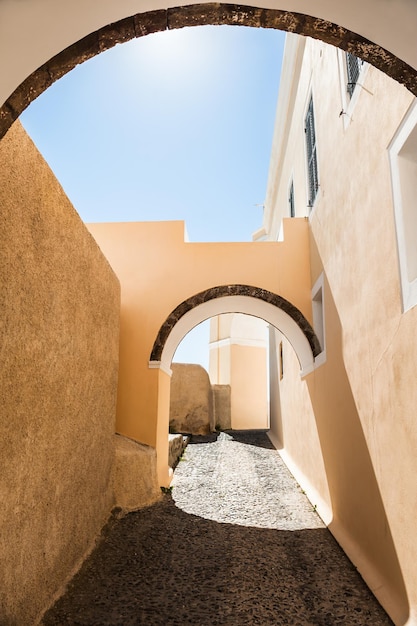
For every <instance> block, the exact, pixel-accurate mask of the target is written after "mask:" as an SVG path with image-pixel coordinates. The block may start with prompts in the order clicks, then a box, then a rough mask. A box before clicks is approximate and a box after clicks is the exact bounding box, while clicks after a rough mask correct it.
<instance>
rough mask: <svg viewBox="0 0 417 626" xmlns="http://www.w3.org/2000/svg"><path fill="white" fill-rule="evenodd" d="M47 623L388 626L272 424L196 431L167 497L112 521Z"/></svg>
mask: <svg viewBox="0 0 417 626" xmlns="http://www.w3.org/2000/svg"><path fill="white" fill-rule="evenodd" d="M43 624H45V626H63V625H65V624H71V625H80V626H93V625H94V626H106V625H120V626H136V625H143V626H185V625H186V624H192V625H193V626H216V625H219V626H220V625H221V626H251V625H255V624H256V625H259V626H280V625H283V624H289V625H293V626H335V625H337V624H343V625H344V626H355V625H358V626H365V625H369V626H388V625H390V624H392V622H391V621H390V619H389V618H388V617H387V615H386V614H385V612H384V611H383V610H382V608H381V607H380V606H379V604H378V603H377V602H376V600H375V599H374V597H373V596H372V594H371V593H370V591H369V590H368V588H367V587H366V585H365V584H364V582H363V581H362V579H361V578H360V576H359V575H358V574H357V572H356V570H355V568H354V567H353V566H352V564H351V563H350V562H349V561H348V559H347V558H346V557H345V555H344V554H343V552H342V551H341V550H340V548H339V547H338V545H337V544H336V542H335V541H334V539H333V538H332V536H331V535H330V533H329V532H328V531H327V530H326V529H325V528H324V526H323V523H322V522H321V520H320V518H319V517H318V516H317V515H316V514H315V512H314V511H313V507H312V505H311V504H310V503H309V502H308V500H307V499H306V498H305V496H304V495H303V493H302V491H301V490H300V488H299V487H298V486H297V484H296V483H295V482H294V480H293V478H292V477H291V475H290V474H289V473H288V470H287V469H286V467H285V466H284V464H283V463H282V461H281V459H280V456H279V454H278V453H277V452H276V451H275V450H274V449H273V447H272V445H271V444H270V442H269V440H268V438H267V436H266V435H265V434H264V433H253V432H247V433H244V432H229V433H221V434H220V435H219V436H218V437H217V435H213V436H209V437H206V438H202V437H194V438H193V439H192V442H191V443H190V444H189V445H188V447H187V449H186V451H185V455H184V459H183V460H182V461H181V462H180V463H179V465H178V467H177V469H176V471H175V477H174V487H173V491H172V497H171V495H165V496H164V497H163V498H162V499H161V501H160V502H158V503H157V504H155V505H154V506H151V507H149V508H147V509H143V510H141V511H138V512H135V513H130V514H128V515H126V516H125V517H123V518H122V519H119V520H117V519H114V520H113V522H112V523H111V524H109V527H108V529H107V530H106V532H105V534H104V538H103V539H102V541H101V542H100V544H99V545H98V547H97V548H96V550H95V551H94V552H93V554H92V555H91V557H90V558H89V559H88V560H87V561H86V562H85V564H84V566H83V567H82V569H81V571H80V572H79V573H78V575H77V576H76V577H75V578H74V579H73V581H72V582H71V583H70V585H69V587H68V589H67V592H66V594H65V595H64V596H63V597H62V598H61V599H60V600H59V601H58V602H57V603H56V605H55V606H54V607H53V608H52V609H51V610H50V611H49V612H48V613H47V614H46V616H45V617H44V621H43Z"/></svg>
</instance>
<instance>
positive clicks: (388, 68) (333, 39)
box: [0, 2, 417, 138]
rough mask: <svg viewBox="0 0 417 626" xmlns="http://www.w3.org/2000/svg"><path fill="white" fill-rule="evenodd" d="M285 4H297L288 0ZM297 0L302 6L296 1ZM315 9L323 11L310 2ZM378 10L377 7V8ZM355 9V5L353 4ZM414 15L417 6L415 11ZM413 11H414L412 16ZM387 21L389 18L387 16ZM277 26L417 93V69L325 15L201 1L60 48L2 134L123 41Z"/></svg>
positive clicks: (27, 86) (18, 101)
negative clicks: (175, 32)
mask: <svg viewBox="0 0 417 626" xmlns="http://www.w3.org/2000/svg"><path fill="white" fill-rule="evenodd" d="M283 4H284V5H285V4H292V3H289V2H283ZM294 4H296V3H295V2H294ZM309 8H310V10H312V11H314V9H315V10H316V11H317V10H319V3H318V2H317V6H310V7H309ZM120 10H122V9H120ZM375 10H376V7H375ZM352 11H354V8H352ZM409 11H410V13H412V9H411V8H410V9H409ZM412 18H413V15H410V19H412ZM381 19H384V18H383V17H381ZM208 24H209V25H241V26H252V27H258V28H259V27H260V28H275V29H279V30H284V31H287V32H291V33H297V34H300V35H305V36H310V37H314V38H316V39H321V40H322V41H324V42H326V43H329V44H332V45H334V46H337V47H339V48H341V49H342V50H346V51H348V52H351V53H353V54H355V55H357V56H360V57H361V58H362V59H364V60H365V61H367V62H369V63H371V64H372V65H374V66H375V67H377V68H378V69H380V70H382V71H383V72H385V73H386V74H387V75H388V76H390V77H392V78H394V79H395V80H397V81H398V82H400V83H401V84H403V85H404V86H405V87H406V88H407V89H409V90H410V91H411V92H412V93H413V94H414V95H417V69H416V67H413V66H411V65H409V64H408V63H407V62H406V61H404V60H402V59H401V58H399V57H398V56H396V55H395V54H394V53H393V52H390V51H389V50H387V49H386V48H384V47H383V46H382V45H379V44H378V43H377V42H373V41H370V40H369V39H367V38H366V37H364V36H363V35H360V34H358V33H356V32H353V31H351V30H349V29H348V28H345V27H343V26H341V25H338V24H335V23H333V22H331V21H328V20H326V19H323V18H320V17H314V16H310V15H305V14H303V13H298V12H294V11H291V10H288V9H287V10H285V9H284V10H280V9H272V8H259V7H252V6H244V5H237V4H223V3H205V2H201V3H196V4H190V5H187V6H182V7H173V8H167V9H166V8H161V9H157V10H153V11H145V12H142V13H137V14H136V15H133V16H131V17H125V18H123V19H121V20H119V21H116V22H113V23H111V24H108V25H105V26H102V27H100V28H99V29H98V30H95V31H94V32H91V34H88V35H86V36H84V37H83V38H82V39H80V40H78V41H76V42H75V43H73V44H71V45H69V46H68V47H66V48H65V49H63V50H62V51H60V52H58V53H57V54H55V55H54V56H52V58H50V59H49V60H48V61H46V62H45V63H44V64H42V65H41V66H40V67H38V68H37V69H36V70H34V71H33V72H32V73H31V74H30V75H29V76H27V77H26V78H25V79H24V80H23V82H21V83H20V84H19V85H18V87H17V88H15V90H14V91H13V93H12V94H11V95H9V97H7V99H6V101H5V102H4V104H3V105H2V107H1V109H0V138H1V137H2V136H4V134H5V133H6V132H7V130H8V129H9V128H10V126H11V125H12V124H13V122H14V121H15V120H16V119H17V118H18V117H19V115H20V114H21V113H22V112H23V111H24V110H25V109H26V107H27V106H28V105H29V104H30V103H31V102H32V101H33V100H35V99H36V98H37V97H38V96H39V95H40V94H41V93H42V92H43V91H45V90H46V89H47V88H48V87H50V86H51V85H52V84H53V83H54V82H55V81H56V80H58V79H59V78H61V77H62V76H64V75H65V74H66V73H67V72H69V71H70V70H72V69H73V68H74V67H76V66H77V65H79V64H80V63H83V62H84V61H87V60H88V59H90V58H92V57H94V56H96V55H98V54H100V53H101V52H104V51H105V50H108V49H110V48H112V47H113V46H115V45H116V44H119V43H125V42H127V41H129V40H131V39H135V38H138V37H142V36H144V35H148V34H151V33H156V32H162V31H166V30H172V29H178V28H183V27H186V26H201V25H208ZM404 27H405V25H404Z"/></svg>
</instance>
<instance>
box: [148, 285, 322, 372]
mask: <svg viewBox="0 0 417 626" xmlns="http://www.w3.org/2000/svg"><path fill="white" fill-rule="evenodd" d="M223 313H245V314H247V315H253V316H254V317H259V318H261V319H263V320H265V321H266V322H268V323H270V324H271V325H272V326H275V327H276V328H278V330H280V331H281V332H282V333H283V334H284V335H286V336H287V338H288V339H289V341H290V343H291V344H292V345H293V347H294V349H295V352H296V354H297V357H298V360H299V362H300V366H301V368H302V371H307V370H310V369H311V367H312V365H313V360H312V359H313V358H315V357H317V356H318V355H319V354H320V352H321V347H320V343H319V340H318V339H317V336H316V334H315V332H314V330H313V328H312V327H311V325H310V323H309V322H308V320H307V319H306V318H305V317H304V315H303V314H302V313H301V311H300V310H299V309H297V307H296V306H294V305H293V304H291V302H289V301H288V300H286V299H285V298H283V297H282V296H280V295H278V294H276V293H272V292H271V291H268V290H266V289H260V288H259V287H253V286H251V285H218V286H215V287H211V288H209V289H205V290H204V291H201V292H200V293H197V294H195V295H194V296H191V297H190V298H188V299H187V300H185V301H183V302H181V304H179V305H178V306H177V307H176V308H175V309H174V310H173V311H172V312H171V314H170V315H169V316H168V317H167V319H166V320H165V322H164V323H163V324H162V326H161V328H160V329H159V332H158V336H157V338H156V340H155V343H154V345H153V348H152V352H151V355H150V359H149V364H150V367H162V368H164V369H165V370H166V371H169V366H170V364H171V361H172V358H173V355H174V353H175V350H176V349H177V347H178V345H179V344H180V342H181V341H182V339H183V338H184V337H185V335H186V334H187V333H189V332H190V330H192V329H193V328H194V327H195V326H197V324H199V323H200V322H202V321H204V320H206V319H210V317H213V316H216V315H220V314H223Z"/></svg>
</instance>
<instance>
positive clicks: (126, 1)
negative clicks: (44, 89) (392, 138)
mask: <svg viewBox="0 0 417 626" xmlns="http://www.w3.org/2000/svg"><path fill="white" fill-rule="evenodd" d="M177 4H178V3H177V2H175V1H169V2H167V1H162V0H159V1H158V2H152V1H151V0H117V2H116V0H107V1H106V2H102V3H100V4H99V5H98V4H97V2H94V0H71V2H70V1H68V0H67V1H66V2H60V3H59V4H57V3H56V2H53V1H52V0H32V1H31V2H30V3H19V2H14V1H13V0H4V1H3V2H2V3H1V4H0V59H2V61H1V62H0V74H1V76H2V83H1V86H0V103H3V102H4V101H5V100H6V99H7V98H8V97H9V96H10V94H11V93H12V92H13V91H14V89H16V87H17V86H18V85H19V84H20V83H22V81H24V80H25V79H26V78H27V77H28V76H29V75H30V74H31V73H32V72H33V71H34V70H36V69H37V68H38V67H40V66H41V65H42V64H44V63H45V62H46V61H48V60H49V59H50V58H51V57H53V56H55V55H56V54H58V53H59V52H61V51H62V50H64V49H65V48H67V47H68V46H70V45H71V44H73V43H74V42H76V41H78V40H80V39H81V38H83V37H85V36H87V35H89V34H90V33H92V32H94V31H97V30H98V29H100V28H101V27H103V26H105V25H108V24H112V23H113V22H116V21H118V20H122V19H123V18H126V17H128V16H132V15H134V14H136V13H142V12H145V11H156V10H158V9H166V8H168V7H173V6H174V7H175V6H176V5H177ZM189 4H195V5H207V6H210V3H207V2H196V1H194V2H193V3H190V2H182V3H181V5H183V6H186V5H189ZM211 6H213V3H211ZM257 6H261V7H264V8H270V9H282V10H287V11H294V12H298V13H306V14H308V15H312V16H315V17H318V18H321V19H323V20H327V21H329V22H332V23H334V24H338V25H340V26H343V27H345V28H347V29H348V30H350V31H352V32H353V33H358V34H359V35H361V36H362V37H364V38H365V39H368V40H370V41H371V42H375V43H377V44H379V45H380V46H382V48H385V49H386V50H389V51H391V52H392V53H393V54H394V55H396V56H398V57H399V58H400V59H403V60H404V61H405V62H406V63H408V64H409V65H411V66H413V67H414V68H417V51H416V46H415V29H416V26H417V7H416V4H415V3H414V2H412V1H410V0H397V1H396V2H383V3H381V2H380V1H379V0H367V1H366V2H363V1H362V2H361V1H360V0H351V2H349V3H346V2H342V1H339V0H338V1H337V2H335V0H314V1H310V2H308V3H306V1H305V0H280V2H279V3H277V2H276V1H275V0H263V2H258V3H257ZM180 21H181V20H180ZM184 25H185V24H184ZM132 28H133V26H132ZM319 28H320V26H319ZM322 28H323V33H325V28H324V26H322ZM140 34H142V33H141V32H140V30H139V32H138V35H140ZM333 35H334V33H333ZM131 36H135V35H134V34H133V35H131ZM110 38H111V37H110ZM102 46H103V49H105V48H106V41H103V42H102ZM55 71H57V68H55ZM58 74H59V70H58ZM49 79H50V77H47V76H45V81H48V80H49Z"/></svg>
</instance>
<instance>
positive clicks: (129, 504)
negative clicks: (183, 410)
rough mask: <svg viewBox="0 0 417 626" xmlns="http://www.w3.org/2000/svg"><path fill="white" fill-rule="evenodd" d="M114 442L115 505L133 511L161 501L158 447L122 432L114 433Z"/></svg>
mask: <svg viewBox="0 0 417 626" xmlns="http://www.w3.org/2000/svg"><path fill="white" fill-rule="evenodd" d="M115 443H116V445H115V448H116V459H115V464H114V472H113V485H114V494H115V503H116V506H119V507H121V508H122V509H123V510H124V511H134V510H135V509H139V508H141V507H144V506H149V505H150V504H153V503H154V502H156V501H157V500H159V498H160V496H161V490H160V488H159V485H158V473H157V467H156V450H155V448H151V447H150V446H145V445H143V444H141V443H138V442H137V441H133V439H128V438H127V437H122V436H121V435H115Z"/></svg>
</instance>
